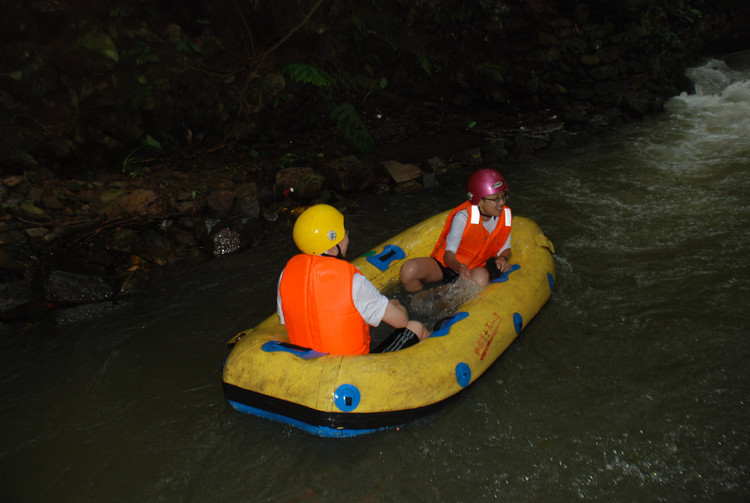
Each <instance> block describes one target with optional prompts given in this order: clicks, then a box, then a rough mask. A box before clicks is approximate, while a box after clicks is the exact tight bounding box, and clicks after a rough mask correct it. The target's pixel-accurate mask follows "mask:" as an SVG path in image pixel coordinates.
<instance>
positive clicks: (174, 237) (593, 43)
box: [0, 1, 747, 324]
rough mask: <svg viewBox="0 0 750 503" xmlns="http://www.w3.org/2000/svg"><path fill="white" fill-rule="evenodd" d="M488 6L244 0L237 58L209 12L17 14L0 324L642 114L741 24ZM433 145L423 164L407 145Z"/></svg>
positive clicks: (689, 12)
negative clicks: (302, 214) (250, 35)
mask: <svg viewBox="0 0 750 503" xmlns="http://www.w3.org/2000/svg"><path fill="white" fill-rule="evenodd" d="M115 3H117V2H115ZM282 3H283V2H282ZM157 4H158V3H157ZM500 4H501V2H497V3H496V2H484V3H481V5H477V6H475V7H473V8H472V9H470V11H468V12H464V13H462V14H461V15H458V14H456V12H453V11H449V10H446V11H444V12H442V14H443V16H438V14H441V11H440V10H439V7H436V6H424V10H415V9H411V8H410V9H408V10H407V11H405V12H402V11H401V9H402V7H401V6H396V5H392V6H389V8H388V11H387V13H386V14H385V15H384V17H379V15H377V16H376V14H377V13H376V12H369V11H367V15H365V12H364V11H362V12H354V11H346V9H343V8H342V9H341V10H335V9H334V10H333V11H330V12H329V11H324V10H321V9H323V7H321V6H322V5H323V4H322V3H321V2H314V3H313V4H312V6H311V7H310V8H309V10H305V11H300V12H297V10H294V11H290V12H289V13H288V16H282V13H281V12H280V11H278V10H276V7H273V8H270V7H269V9H270V10H269V11H262V12H261V10H263V9H265V7H260V6H258V5H256V7H255V9H256V10H255V11H252V12H242V13H241V15H240V16H239V17H240V18H241V19H242V18H243V16H246V17H245V18H244V19H245V20H246V21H253V22H256V23H258V25H259V26H260V25H263V23H264V22H266V21H268V20H269V19H272V20H273V22H274V23H275V24H273V25H269V26H273V27H274V30H272V31H273V33H268V32H267V31H268V30H265V29H264V30H265V31H264V30H260V32H259V34H262V35H263V40H260V39H258V40H257V41H254V42H257V44H258V45H257V49H258V51H257V52H254V54H253V57H250V52H253V51H250V50H249V48H248V45H247V40H246V39H245V38H243V37H246V35H247V33H245V28H241V27H240V28H238V27H237V25H236V21H237V19H234V18H233V19H227V16H226V12H227V11H226V10H225V11H221V10H220V9H219V8H218V7H219V6H220V5H222V2H218V3H216V4H212V7H210V8H209V7H205V12H204V11H202V10H201V9H199V8H198V7H196V6H193V7H185V9H182V10H178V11H173V10H171V9H168V8H165V9H163V10H161V11H159V12H150V13H146V12H140V10H139V9H144V8H145V7H144V6H139V7H138V8H137V9H135V10H131V9H129V8H128V9H126V8H125V7H126V6H121V7H122V8H121V9H114V8H113V9H109V10H107V9H92V10H88V11H80V10H77V9H76V8H75V7H74V6H68V7H69V8H52V7H51V6H39V5H35V6H31V7H21V6H16V7H14V9H15V11H14V16H15V17H14V19H16V18H17V19H22V20H24V22H23V23H16V24H15V25H14V26H8V27H7V28H8V29H7V30H5V31H4V32H3V37H4V39H5V40H6V41H7V42H9V44H7V45H6V46H5V48H4V49H3V50H2V57H3V61H5V62H7V63H8V65H10V66H8V68H12V71H10V72H9V73H6V74H3V75H2V76H0V86H1V88H0V89H1V90H2V94H1V95H0V98H2V102H3V105H4V108H3V118H4V119H5V121H4V123H3V125H2V127H3V129H2V132H3V137H4V138H5V139H6V140H5V141H4V142H3V143H2V144H1V145H0V199H1V201H0V202H2V208H1V209H0V242H2V247H1V248H0V321H2V323H3V324H8V323H12V324H18V323H25V322H27V321H29V322H33V320H36V319H39V318H44V317H45V316H47V315H48V314H50V313H55V312H59V310H61V309H63V310H70V309H79V308H80V309H81V310H82V311H83V312H82V313H81V314H80V316H79V315H75V316H72V317H69V318H68V319H78V318H80V317H81V316H83V317H85V316H89V315H95V314H96V311H97V309H100V308H101V309H108V308H109V307H110V306H111V305H112V303H115V302H117V301H119V300H121V299H122V298H124V297H126V296H128V295H132V294H136V293H138V292H139V291H141V290H142V289H143V288H146V287H147V285H148V284H149V282H150V281H151V280H152V279H153V278H154V277H158V276H159V275H160V274H161V271H162V270H163V268H164V267H167V266H169V265H170V264H173V263H175V262H178V261H181V260H185V259H189V258H198V259H201V260H202V259H206V258H208V257H220V256H223V255H227V254H231V253H235V252H236V251H239V250H243V249H246V248H248V247H251V246H257V245H258V244H260V243H262V240H263V236H264V234H265V232H267V231H268V230H269V229H271V228H273V227H275V226H278V225H289V224H290V223H291V222H292V221H293V219H294V217H295V215H296V214H298V213H299V211H301V209H302V208H303V207H304V206H305V205H308V204H312V203H315V202H328V203H331V204H334V205H336V206H339V207H340V208H341V209H342V210H344V211H347V210H352V209H355V208H356V197H357V194H358V193H361V192H362V191H367V192H374V193H380V192H384V191H405V190H420V188H422V187H424V186H426V185H429V184H431V183H434V180H435V177H438V176H439V175H440V173H441V172H442V171H444V170H448V169H452V168H454V167H462V168H466V167H473V166H480V165H496V164H499V165H502V162H503V160H504V159H507V158H522V157H529V156H533V155H534V153H536V152H539V151H541V150H546V149H549V148H566V147H568V146H570V145H574V144H576V143H578V142H582V141H586V139H587V138H590V137H591V136H592V135H596V134H597V133H598V132H600V131H605V130H608V129H611V128H613V127H617V126H618V125H621V124H624V123H627V122H631V121H636V120H639V119H641V118H642V117H647V116H650V115H653V114H658V113H660V111H661V109H662V105H663V103H664V101H665V100H666V99H667V98H668V97H669V96H670V95H673V94H674V93H677V92H679V91H681V90H688V88H687V85H686V81H685V79H684V78H683V76H682V72H683V71H684V70H685V68H686V65H688V64H691V63H694V62H695V61H696V60H697V59H698V58H699V57H700V55H701V54H704V55H709V54H712V53H714V52H715V51H718V50H726V49H727V48H729V47H731V46H733V45H735V44H738V43H741V42H740V38H741V37H740V36H739V35H738V34H737V33H742V32H736V30H733V26H741V25H742V22H741V19H743V18H742V14H746V12H747V8H744V10H743V9H742V8H739V7H732V8H731V9H729V8H728V9H724V10H722V9H721V8H718V7H716V6H712V7H710V9H709V7H705V9H704V10H703V11H700V10H698V9H696V8H688V6H686V5H685V4H684V3H680V4H679V6H678V7H679V8H675V9H673V10H667V11H663V7H664V6H658V5H655V6H651V7H649V9H647V10H646V11H640V10H639V5H640V4H639V2H637V1H630V2H625V3H624V5H623V6H622V7H621V9H619V10H617V12H608V11H606V10H602V9H601V8H599V7H598V6H597V5H592V6H589V5H587V4H577V6H576V8H575V9H573V10H570V9H569V8H568V7H567V5H566V4H565V3H564V2H556V1H550V2H541V3H535V4H533V5H532V4H528V5H527V4H523V5H518V6H514V7H510V6H505V7H503V6H502V5H500ZM274 5H276V4H274ZM279 5H281V3H279ZM493 5H494V8H496V9H500V10H497V12H495V10H492V9H490V7H492V6H493ZM665 5H666V4H665ZM110 7H112V6H110ZM153 7H158V5H156V4H155V5H154V6H153ZM162 7H164V6H162ZM224 7H227V6H226V5H225V6H224ZM500 7H503V8H502V9H501V8H500ZM368 8H369V7H368ZM258 9H260V10H258ZM295 9H299V6H297V7H295ZM487 9H490V10H492V12H489V11H487ZM660 9H661V10H660ZM146 14H148V15H146ZM292 14H294V15H292ZM490 14H491V15H490ZM738 14H740V15H739V16H738ZM76 16H77V19H79V22H77V24H76V25H75V29H72V28H71V29H69V30H67V29H66V30H63V29H60V28H59V27H60V26H69V25H71V23H68V22H66V20H67V19H69V18H70V17H76ZM204 16H205V17H204ZM370 16H371V17H370ZM251 18H252V19H251ZM404 19H406V20H407V21H406V25H403V23H404V21H403V20H404ZM196 20H200V21H201V22H200V23H197V22H196ZM332 20H335V21H337V22H333V21H332ZM363 20H364V21H363ZM365 21H367V22H373V23H374V22H375V21H377V22H378V23H381V24H378V26H375V25H374V24H373V25H372V26H368V27H365V26H360V25H359V24H357V23H364V22H365ZM251 24H252V23H251ZM71 26H72V25H71ZM102 26H105V27H106V28H107V29H106V30H104V31H103V30H102V28H101V27H102ZM263 26H266V25H263ZM396 26H398V27H399V28H398V30H396V29H395V28H394V27H396ZM53 27H57V28H55V29H52V28H53ZM469 27H472V28H469ZM365 28H367V29H365ZM459 28H460V29H459ZM237 29H239V34H238V32H237V31H236V30H237ZM259 36H260V35H259ZM243 40H244V42H243ZM96 41H98V42H97V43H94V42H96ZM261 42H263V43H261ZM233 44H234V45H233ZM243 44H244V45H243ZM261 48H262V49H263V50H262V52H261V51H260V49H261ZM362 54H365V55H367V57H366V58H365V60H366V61H365V62H364V63H363V62H362V61H361V55H362ZM301 61H302V62H304V63H300V62H301ZM53 126H54V127H53ZM439 135H443V136H444V137H445V138H450V141H446V142H445V144H444V146H443V147H442V148H441V149H440V151H435V147H434V145H435V143H436V142H426V143H428V144H430V145H431V147H429V148H428V149H419V148H417V144H418V143H419V142H420V138H431V137H432V138H434V137H435V136H439ZM405 145H408V146H409V148H405V147H404V146H405ZM404 152H412V153H411V154H409V155H408V156H405V155H404ZM81 306H85V307H81ZM97 306H99V307H97Z"/></svg>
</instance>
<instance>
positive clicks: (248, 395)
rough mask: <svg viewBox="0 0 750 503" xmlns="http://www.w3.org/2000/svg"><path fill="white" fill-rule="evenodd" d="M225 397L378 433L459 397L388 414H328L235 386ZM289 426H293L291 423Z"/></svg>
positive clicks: (308, 420)
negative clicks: (379, 430)
mask: <svg viewBox="0 0 750 503" xmlns="http://www.w3.org/2000/svg"><path fill="white" fill-rule="evenodd" d="M223 388H224V396H225V398H226V399H227V400H228V401H230V402H235V403H239V404H243V405H246V406H248V407H252V408H254V409H258V410H261V411H266V412H269V413H271V414H275V415H279V416H283V417H285V418H289V419H292V420H294V421H299V422H301V423H305V424H308V425H310V426H313V427H321V428H332V429H345V430H378V429H384V428H393V427H395V426H400V425H402V424H405V423H408V422H411V421H415V420H417V419H421V418H422V417H424V416H427V415H429V414H431V413H433V412H435V411H436V410H438V409H440V408H441V407H443V406H445V405H447V404H448V403H449V402H450V401H451V400H453V399H454V398H456V397H457V396H458V395H459V394H460V393H457V394H455V395H453V396H450V397H448V398H446V399H445V400H442V401H440V402H436V403H433V404H430V405H427V406H424V407H419V408H416V409H407V410H394V411H388V412H366V413H361V412H325V411H321V410H316V409H312V408H310V407H305V406H304V405H299V404H296V403H292V402H288V401H286V400H282V399H280V398H275V397H272V396H268V395H263V394H261V393H257V392H255V391H250V390H247V389H244V388H240V387H238V386H234V385H232V384H227V383H226V382H225V383H223ZM290 424H293V423H292V422H290Z"/></svg>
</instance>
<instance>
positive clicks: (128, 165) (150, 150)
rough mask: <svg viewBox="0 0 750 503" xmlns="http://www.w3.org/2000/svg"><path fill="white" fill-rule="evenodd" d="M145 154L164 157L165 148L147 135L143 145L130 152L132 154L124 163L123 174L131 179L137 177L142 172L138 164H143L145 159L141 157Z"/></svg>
mask: <svg viewBox="0 0 750 503" xmlns="http://www.w3.org/2000/svg"><path fill="white" fill-rule="evenodd" d="M143 154H151V155H157V154H158V155H164V147H162V145H161V143H160V142H159V141H158V140H157V139H155V138H154V137H153V136H151V135H146V136H145V137H144V138H143V140H142V141H141V144H140V145H139V146H137V147H136V148H134V149H133V150H131V151H130V153H129V154H128V155H127V157H125V159H124V160H123V161H122V172H123V173H128V174H129V175H130V176H131V177H135V176H137V175H138V173H139V172H140V171H141V168H140V167H137V166H136V165H137V164H142V163H143V162H144V161H145V159H144V158H143V157H141V156H142V155H143Z"/></svg>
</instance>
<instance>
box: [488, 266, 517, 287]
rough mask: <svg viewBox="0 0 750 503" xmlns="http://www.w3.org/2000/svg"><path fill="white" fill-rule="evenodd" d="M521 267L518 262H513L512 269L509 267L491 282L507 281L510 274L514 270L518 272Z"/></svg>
mask: <svg viewBox="0 0 750 503" xmlns="http://www.w3.org/2000/svg"><path fill="white" fill-rule="evenodd" d="M520 268H521V266H520V265H518V264H511V266H510V269H508V270H507V271H506V272H504V273H502V274H501V275H500V276H498V277H497V278H495V279H493V280H492V281H490V283H505V282H506V281H508V275H509V274H510V273H512V272H516V271H517V270H519V269H520Z"/></svg>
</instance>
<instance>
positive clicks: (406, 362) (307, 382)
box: [222, 211, 555, 437]
mask: <svg viewBox="0 0 750 503" xmlns="http://www.w3.org/2000/svg"><path fill="white" fill-rule="evenodd" d="M448 213H449V212H447V211H446V212H444V213H441V214H438V215H435V216H434V217H431V218H429V219H427V220H425V221H424V222H422V223H420V224H417V225H415V226H414V227H412V228H410V229H408V230H406V231H404V232H402V233H401V234H398V235H397V236H395V237H394V238H393V239H390V240H388V241H387V242H386V243H383V244H382V245H380V246H378V247H377V248H375V250H374V251H373V252H371V253H370V254H367V256H363V257H359V258H357V259H355V260H353V261H352V262H353V263H354V264H355V265H356V266H357V267H358V268H359V269H360V271H362V273H363V274H364V275H365V276H366V277H367V278H368V279H370V281H372V282H373V283H374V284H375V285H376V286H377V287H378V288H380V290H381V291H384V290H387V289H388V288H389V287H395V286H396V285H397V282H398V272H399V269H400V267H401V264H402V263H403V261H404V260H405V259H408V258H411V257H419V256H428V255H429V254H430V253H431V252H432V248H433V246H434V244H435V242H436V240H437V237H438V235H439V234H440V231H441V229H442V227H443V224H444V223H445V219H446V217H447V216H448ZM511 245H512V250H513V255H512V259H511V264H512V268H511V271H509V272H508V273H505V274H504V275H503V276H501V277H500V278H498V279H496V280H494V281H493V282H492V283H490V284H489V285H488V286H487V287H486V288H485V289H484V290H482V291H481V292H479V294H478V296H477V297H475V298H472V299H471V300H469V301H468V302H466V303H465V304H463V305H462V306H461V307H460V308H459V309H458V310H457V311H456V312H455V313H453V314H452V315H451V316H450V317H449V318H448V319H446V320H443V322H442V323H441V324H440V327H439V328H438V329H437V330H436V331H434V332H433V333H432V335H431V336H430V337H429V338H428V339H426V340H424V341H422V342H420V343H419V344H416V345H415V346H411V347H409V348H406V349H402V350H400V351H396V352H393V353H381V354H369V355H347V356H338V355H329V354H321V353H318V352H315V351H311V350H308V349H305V348H299V347H297V346H293V345H290V344H289V339H288V337H287V333H286V329H285V328H284V326H283V325H281V324H280V323H279V320H278V317H277V316H276V314H273V315H271V316H270V317H268V318H267V319H266V320H265V321H263V322H261V323H260V324H259V325H258V326H256V327H255V328H253V329H250V330H246V331H244V332H241V333H239V334H237V335H236V336H235V337H234V338H233V339H231V340H230V341H229V342H228V345H229V346H230V347H232V350H231V352H230V354H229V356H228V358H227V360H226V362H225V364H224V371H223V376H222V379H223V387H224V395H225V397H226V398H227V400H228V401H229V403H230V404H231V405H232V407H234V408H235V409H236V410H238V411H240V412H245V413H249V414H254V415H257V416H260V417H264V418H267V419H272V420H276V421H280V422H284V423H288V424H291V425H293V426H296V427H299V428H301V429H303V430H305V431H307V432H309V433H312V434H315V435H319V436H322V437H350V436H354V435H360V434H363V433H369V432H372V431H376V430H380V429H384V428H389V427H394V426H398V425H402V424H404V423H406V422H409V421H412V420H414V419H417V418H420V417H423V416H425V415H427V414H429V413H430V412H432V411H434V410H435V409H436V408H438V407H439V406H440V405H441V404H443V403H444V402H445V401H446V400H449V399H451V398H453V397H455V396H456V395H457V394H458V393H459V392H460V391H461V390H463V389H464V388H466V387H467V386H468V385H469V384H471V383H472V382H474V381H475V380H476V379H477V378H479V376H481V375H482V374H483V373H484V371H485V370H487V368H488V367H489V366H490V365H492V363H493V362H495V360H497V358H498V357H499V356H500V355H501V354H502V353H503V351H505V349H506V348H507V347H508V346H509V345H510V344H511V342H513V340H515V338H516V337H517V336H518V335H519V334H520V333H521V330H522V329H523V328H524V327H525V326H526V325H527V324H528V323H529V322H530V321H531V319H532V318H533V317H534V316H535V315H536V314H537V312H539V310H540V309H541V308H542V306H543V305H544V303H545V302H546V301H547V299H548V298H549V296H550V294H551V291H552V287H553V285H554V276H555V266H554V259H553V256H552V254H553V253H554V248H553V246H552V243H551V242H550V241H549V240H548V239H547V237H546V236H545V235H544V234H543V233H542V231H541V230H540V228H539V226H537V225H536V223H534V222H533V221H532V220H529V219H527V218H523V217H517V216H516V217H514V218H513V233H512V243H511Z"/></svg>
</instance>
